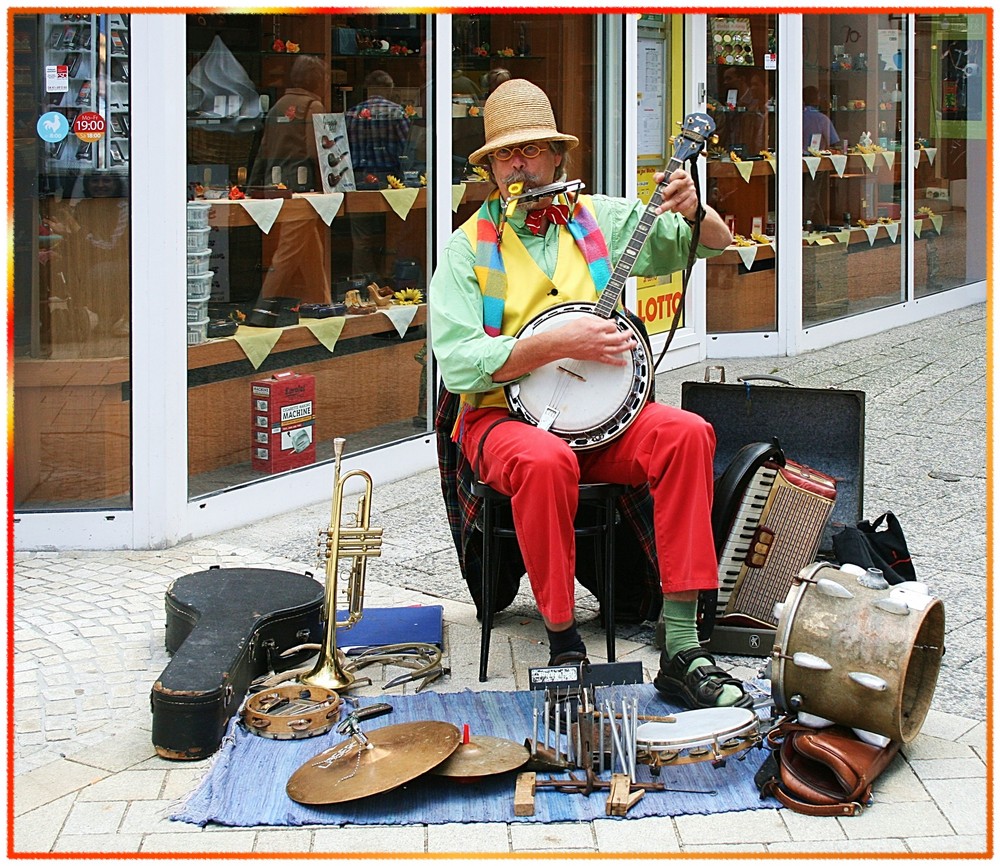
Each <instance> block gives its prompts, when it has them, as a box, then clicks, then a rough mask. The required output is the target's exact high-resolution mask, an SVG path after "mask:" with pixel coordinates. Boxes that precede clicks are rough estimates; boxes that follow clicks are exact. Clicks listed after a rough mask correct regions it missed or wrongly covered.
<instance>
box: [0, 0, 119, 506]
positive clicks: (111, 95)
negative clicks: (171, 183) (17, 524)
mask: <svg viewBox="0 0 1000 866" xmlns="http://www.w3.org/2000/svg"><path fill="white" fill-rule="evenodd" d="M12 35H13V44H12V51H13V55H12V58H11V60H12V63H11V67H10V68H11V69H12V71H13V82H12V84H13V94H12V95H13V100H12V103H11V106H12V109H11V110H12V112H13V133H14V135H13V148H12V155H13V214H14V226H13V228H14V329H13V330H14V335H13V336H14V416H15V423H14V461H15V465H14V502H15V507H17V508H19V509H31V510H59V509H79V508H92V507H100V508H127V507H129V505H130V502H131V496H130V492H131V491H130V487H131V475H130V466H131V439H130V401H129V378H130V376H129V329H130V321H129V317H130V313H129V309H130V303H129V292H130V269H129V248H130V244H129V223H130V215H131V199H130V196H129V156H130V152H129V128H130V125H129V92H130V83H129V82H130V74H129V73H130V69H129V64H130V41H129V16H128V15H127V14H119V13H116V14H111V15H93V14H70V13H66V14H54V15H15V16H14V17H13V28H12Z"/></svg>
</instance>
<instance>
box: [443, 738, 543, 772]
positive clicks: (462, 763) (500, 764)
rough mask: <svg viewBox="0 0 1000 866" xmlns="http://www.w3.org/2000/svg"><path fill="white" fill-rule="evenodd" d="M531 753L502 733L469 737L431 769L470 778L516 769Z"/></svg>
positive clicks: (526, 760)
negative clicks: (492, 735)
mask: <svg viewBox="0 0 1000 866" xmlns="http://www.w3.org/2000/svg"><path fill="white" fill-rule="evenodd" d="M529 757H530V754H529V752H528V749H527V748H526V747H525V746H524V745H523V744H522V743H515V742H514V741H513V740H504V739H501V738H500V737H478V736H477V737H470V738H469V741H468V742H466V743H462V745H460V746H459V747H458V748H457V749H455V751H454V752H452V754H451V756H450V757H448V758H446V759H445V760H444V761H443V762H442V763H440V764H438V765H437V766H436V767H435V768H434V769H433V770H431V772H432V773H433V774H434V775H436V776H452V777H456V778H471V777H474V776H492V775H494V774H497V773H506V772H507V771H508V770H516V769H517V768H518V767H520V766H522V765H523V764H526V763H527V762H528V758H529Z"/></svg>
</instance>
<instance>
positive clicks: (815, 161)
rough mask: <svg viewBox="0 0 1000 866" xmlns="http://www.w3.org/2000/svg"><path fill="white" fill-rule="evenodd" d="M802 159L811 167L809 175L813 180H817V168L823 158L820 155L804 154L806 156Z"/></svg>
mask: <svg viewBox="0 0 1000 866" xmlns="http://www.w3.org/2000/svg"><path fill="white" fill-rule="evenodd" d="M802 161H803V162H804V163H805V164H806V165H807V166H808V168H809V176H810V177H811V178H812V179H813V180H815V179H816V169H817V168H819V164H820V161H821V158H820V157H818V156H804V157H802Z"/></svg>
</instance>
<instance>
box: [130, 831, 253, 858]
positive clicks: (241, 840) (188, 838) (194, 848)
mask: <svg viewBox="0 0 1000 866" xmlns="http://www.w3.org/2000/svg"><path fill="white" fill-rule="evenodd" d="M256 841H257V834H256V833H255V832H254V831H253V830H242V829H234V828H230V827H225V828H219V829H218V830H216V831H214V832H209V831H202V832H199V833H183V834H176V835H174V834H168V833H149V834H148V835H146V836H145V837H144V838H143V840H142V848H141V849H140V850H141V852H142V853H143V854H176V853H185V854H200V853H205V854H246V853H250V852H252V851H253V850H254V844H255V843H256Z"/></svg>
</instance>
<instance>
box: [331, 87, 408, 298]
mask: <svg viewBox="0 0 1000 866" xmlns="http://www.w3.org/2000/svg"><path fill="white" fill-rule="evenodd" d="M394 89H395V83H394V82H393V80H392V76H391V75H389V73H388V72H386V71H385V70H382V69H376V70H374V71H372V72H369V73H368V75H367V76H366V77H365V83H364V95H365V98H364V99H363V100H362V101H361V102H359V103H358V104H357V105H355V106H354V107H353V108H350V109H348V111H347V140H348V142H349V143H350V148H351V162H352V164H353V167H354V180H355V184H356V185H357V187H358V189H384V188H385V187H386V185H387V178H388V176H389V175H393V176H395V177H397V178H399V179H400V180H402V175H403V171H404V169H403V162H401V160H400V157H402V156H403V154H404V152H405V150H406V147H407V143H408V141H409V137H410V120H409V118H408V117H407V116H406V112H405V110H404V109H403V106H402V105H400V104H399V103H398V102H395V101H393V100H392V99H391V98H390V97H391V96H392V95H393V91H394ZM385 233H386V221H385V216H384V215H383V214H352V215H351V240H352V244H353V247H352V257H351V261H352V268H353V270H354V273H355V274H358V275H363V276H365V278H366V279H369V280H375V281H384V280H385V276H386V272H387V270H388V266H387V263H386V262H385V249H386V244H385Z"/></svg>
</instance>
